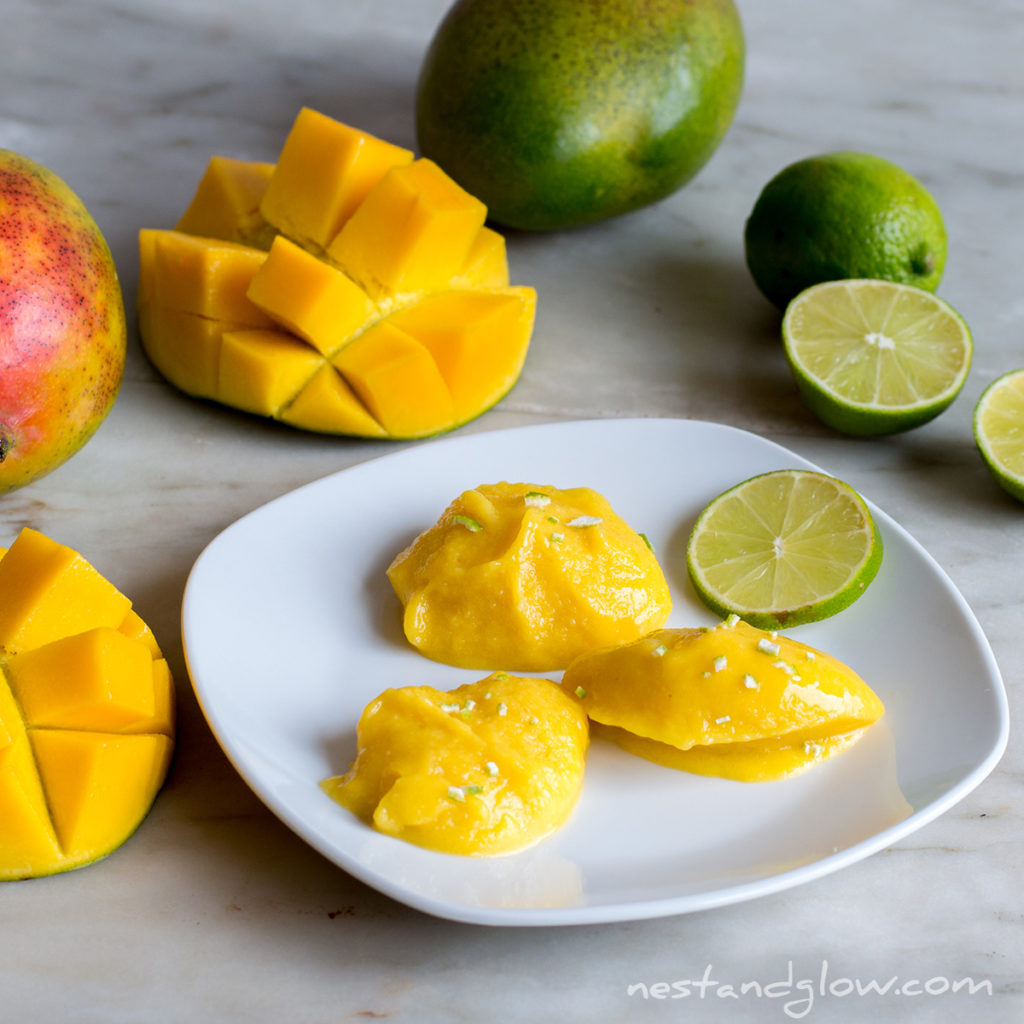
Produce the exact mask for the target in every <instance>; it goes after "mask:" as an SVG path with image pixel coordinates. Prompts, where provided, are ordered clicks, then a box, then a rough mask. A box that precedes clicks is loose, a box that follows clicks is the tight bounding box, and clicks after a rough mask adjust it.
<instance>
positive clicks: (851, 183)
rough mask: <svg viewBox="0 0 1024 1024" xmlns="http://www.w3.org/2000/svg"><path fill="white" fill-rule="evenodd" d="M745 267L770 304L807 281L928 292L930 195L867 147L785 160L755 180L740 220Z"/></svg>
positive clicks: (937, 247)
mask: <svg viewBox="0 0 1024 1024" xmlns="http://www.w3.org/2000/svg"><path fill="white" fill-rule="evenodd" d="M744 244H745V248H746V257H747V266H748V267H749V269H750V273H751V275H752V276H753V278H754V281H755V282H756V284H757V286H758V288H760V289H761V291H762V292H763V293H764V294H765V296H766V297H767V298H768V299H769V300H770V301H771V302H773V303H774V304H775V305H776V306H778V307H779V309H785V308H786V306H787V305H788V303H789V302H790V300H791V299H793V298H794V297H795V296H796V295H798V294H799V293H800V292H802V291H803V290H804V289H805V288H809V287H810V286H811V285H814V284H819V283H820V282H822V281H834V280H838V279H840V278H874V279H876V280H884V281H895V282H897V283H898V284H909V285H914V286H916V287H918V288H923V289H925V290H926V291H935V289H936V288H937V287H938V284H939V280H940V279H941V278H942V271H943V268H944V267H945V265H946V228H945V226H944V224H943V221H942V213H941V212H940V210H939V207H938V205H937V204H936V202H935V200H934V199H933V198H932V196H931V194H930V193H929V192H928V191H927V189H925V187H924V186H923V185H922V184H921V183H920V182H919V181H918V180H917V179H916V178H914V177H913V176H912V175H910V174H908V173H907V172H906V171H905V170H903V169H902V168H901V167H898V166H897V165H896V164H894V163H890V162H889V161H888V160H884V159H882V158H881V157H878V156H872V155H871V154H869V153H826V154H824V155H822V156H813V157H809V158H807V159H806V160H800V161H798V162H797V163H795V164H790V165H789V167H787V168H785V169H784V170H783V171H781V172H780V173H779V174H777V175H776V176H775V177H774V178H772V180H771V181H769V182H768V184H767V185H765V187H764V189H763V190H762V192H761V194H760V196H759V197H758V199H757V202H756V203H755V204H754V209H753V211H752V212H751V214H750V217H749V219H748V220H747V225H746V231H745V235H744Z"/></svg>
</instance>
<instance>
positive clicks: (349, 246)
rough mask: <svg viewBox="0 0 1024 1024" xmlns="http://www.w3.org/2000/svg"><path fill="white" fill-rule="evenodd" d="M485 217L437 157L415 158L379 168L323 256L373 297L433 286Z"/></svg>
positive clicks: (459, 263) (454, 265) (463, 255)
mask: <svg viewBox="0 0 1024 1024" xmlns="http://www.w3.org/2000/svg"><path fill="white" fill-rule="evenodd" d="M486 217H487V207H486V206H484V204H483V203H481V202H480V200H479V199H476V198H474V197H473V196H471V195H470V194H469V193H468V192H466V191H465V190H464V189H462V188H460V187H459V186H458V185H457V184H456V183H455V182H454V181H452V179H451V178H449V177H448V175H447V174H445V173H444V171H442V170H441V168H440V167H438V166H437V164H435V163H434V162H433V161H431V160H416V161H414V162H413V163H411V164H407V165H406V166H404V167H395V168H393V169H392V170H390V171H389V172H388V173H387V174H386V175H384V177H383V178H382V179H381V180H380V182H379V183H378V184H377V185H376V187H375V188H374V189H372V190H371V192H370V193H369V195H367V197H366V199H365V201H364V202H363V203H362V205H361V206H360V207H359V208H358V209H357V210H356V211H355V212H354V213H353V214H352V216H351V217H350V218H349V219H348V221H346V223H345V225H344V226H343V227H342V229H341V230H340V231H339V232H338V235H337V237H336V238H335V239H334V241H333V242H331V245H330V247H329V248H328V250H327V256H328V258H329V259H330V260H331V261H332V262H334V263H337V264H338V265H339V266H340V267H341V268H342V269H343V270H345V272H346V273H347V274H349V275H350V276H351V277H352V278H354V279H355V280H356V281H358V282H359V283H360V284H361V285H362V286H363V288H364V289H365V290H366V291H367V293H368V294H369V295H370V296H371V297H372V298H374V299H375V300H377V301H380V300H381V299H386V298H388V297H391V296H395V295H405V294H410V293H413V294H415V293H417V292H424V291H432V290H436V289H439V288H444V287H446V285H448V283H449V282H450V281H451V280H452V278H453V277H455V276H456V275H457V274H458V273H459V271H460V270H461V269H462V267H463V266H465V263H466V260H467V258H468V257H469V254H470V250H471V249H472V247H473V243H474V241H475V240H476V238H477V236H478V235H479V233H480V229H481V228H482V227H483V226H484V220H485V219H486Z"/></svg>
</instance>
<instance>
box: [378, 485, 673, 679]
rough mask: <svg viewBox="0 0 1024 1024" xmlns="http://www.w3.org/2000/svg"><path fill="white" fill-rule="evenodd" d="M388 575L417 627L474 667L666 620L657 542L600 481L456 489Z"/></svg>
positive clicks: (525, 664)
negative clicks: (595, 486)
mask: <svg viewBox="0 0 1024 1024" xmlns="http://www.w3.org/2000/svg"><path fill="white" fill-rule="evenodd" d="M388 578H389V580H390V581H391V584H392V586H393V588H394V590H395V593H396V594H397V595H398V597H399V599H400V600H401V602H402V604H403V605H404V614H403V628H404V631H405V636H406V639H407V640H408V641H409V642H410V643H411V644H412V645H413V646H414V647H415V648H416V649H417V650H418V651H419V652H420V653H421V654H424V655H425V656H427V657H428V658H432V659H433V660H435V661H441V662H445V663H447V664H451V665H457V666H460V667H463V668H493V667H494V666H500V667H502V668H506V669H510V670H516V671H552V670H558V669H564V668H565V667H566V666H567V665H568V664H569V663H570V662H571V661H572V660H573V659H574V658H576V657H577V656H578V655H580V654H582V653H584V652H586V651H589V650H592V649H593V648H595V647H603V646H605V645H609V644H621V643H628V642H629V641H632V640H635V639H637V638H638V637H641V636H643V635H644V634H646V633H648V632H649V631H650V630H652V629H657V628H658V627H660V626H662V625H664V623H665V621H666V619H667V618H668V615H669V612H670V611H671V608H672V600H671V597H670V595H669V589H668V584H667V582H666V580H665V577H664V574H663V573H662V571H661V568H660V566H659V565H658V562H657V560H656V559H655V557H654V555H653V553H652V552H651V550H650V548H649V547H648V545H647V544H646V542H645V541H644V539H643V538H642V537H641V536H640V535H639V534H637V533H636V532H635V531H634V530H633V528H632V527H631V526H630V525H629V524H628V523H626V522H625V521H624V520H623V519H622V518H621V517H620V516H618V515H617V514H616V513H615V512H614V510H613V509H612V507H611V505H610V504H609V503H608V501H607V500H606V499H605V498H603V497H602V496H601V495H600V494H598V493H597V492H596V491H593V490H591V489H589V488H585V487H580V488H572V489H567V490H559V489H558V488H555V487H549V486H538V485H535V484H522V483H515V484H512V483H504V482H503V483H498V484H489V485H483V486H480V487H477V488H476V489H474V490H470V491H466V492H464V493H463V494H461V495H460V496H459V497H458V498H456V499H455V500H454V501H453V502H452V503H451V504H450V505H449V506H448V508H447V509H446V510H445V512H444V513H443V515H442V516H441V518H440V519H439V520H438V522H437V523H436V524H435V525H434V526H432V527H430V528H429V529H428V530H426V531H425V532H424V533H422V534H421V535H420V536H419V537H418V538H416V540H415V541H413V543H412V544H410V545H409V546H408V547H407V548H406V549H405V550H404V551H402V552H401V553H400V554H399V555H398V556H397V557H396V558H395V559H394V561H393V562H392V563H391V566H390V567H389V568H388Z"/></svg>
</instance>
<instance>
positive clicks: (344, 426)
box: [281, 363, 387, 437]
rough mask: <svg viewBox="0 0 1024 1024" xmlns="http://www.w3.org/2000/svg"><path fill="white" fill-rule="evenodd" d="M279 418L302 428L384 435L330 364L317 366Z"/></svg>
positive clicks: (363, 435)
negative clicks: (317, 368) (315, 370)
mask: <svg viewBox="0 0 1024 1024" xmlns="http://www.w3.org/2000/svg"><path fill="white" fill-rule="evenodd" d="M281 419H282V420H283V421H284V422H285V423H290V424H291V425H292V426H293V427H299V428H301V429H303V430H315V431H320V432H324V433H335V434H336V433H339V432H341V433H345V434H352V435H354V436H356V437H387V433H386V431H385V430H384V428H383V427H382V426H381V425H380V424H379V423H378V422H377V421H376V420H375V419H374V418H373V417H372V416H371V415H370V413H369V411H368V410H367V408H366V406H365V405H363V403H362V402H361V401H360V400H359V398H358V397H356V394H355V392H354V391H353V390H352V388H350V387H349V386H348V384H347V383H345V378H344V377H342V375H341V374H340V373H339V372H338V371H337V370H336V369H335V368H334V366H332V365H331V364H330V363H325V364H324V365H323V366H321V367H320V369H319V370H317V372H316V374H315V375H314V377H313V379H312V380H310V381H309V382H308V383H307V384H306V386H305V387H304V388H303V389H302V390H301V391H300V392H299V393H298V395H296V396H295V398H294V399H293V400H292V402H291V403H290V404H289V405H287V406H285V407H284V408H283V409H282V410H281Z"/></svg>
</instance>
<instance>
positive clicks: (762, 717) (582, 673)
mask: <svg viewBox="0 0 1024 1024" xmlns="http://www.w3.org/2000/svg"><path fill="white" fill-rule="evenodd" d="M562 687H563V688H564V689H565V690H566V691H567V692H568V693H572V694H575V695H576V696H577V697H578V698H579V700H580V702H581V704H582V706H583V707H584V708H585V709H586V711H587V714H588V715H589V717H590V718H591V719H592V720H593V721H595V722H597V723H601V724H602V725H603V726H608V727H610V731H609V733H608V734H609V735H610V737H611V738H612V739H614V740H616V741H617V742H620V743H621V745H622V746H624V747H625V748H626V749H628V750H631V751H633V752H634V753H637V754H639V755H640V756H643V757H648V758H649V759H650V760H653V761H657V762H658V763H661V764H668V765H670V766H672V767H676V768H680V769H684V770H688V771H691V770H692V771H695V772H698V773H700V774H717V775H725V776H727V777H729V778H737V779H745V780H747V781H753V780H763V779H773V778H782V777H784V776H786V775H789V774H792V773H793V772H795V771H798V770H800V769H802V768H805V767H808V766H809V765H811V764H814V763H817V762H818V761H820V760H823V759H824V758H825V757H828V756H831V755H832V754H835V753H837V752H838V751H840V750H842V749H845V747H846V746H848V745H849V743H850V742H852V740H853V739H855V738H856V736H857V735H859V733H860V731H862V730H863V729H865V728H866V727H867V726H869V725H870V724H871V723H872V722H874V721H876V720H877V719H879V718H880V717H881V716H882V714H883V713H884V707H883V705H882V702H881V701H880V700H879V699H878V697H877V696H876V695H875V693H874V692H873V691H872V690H871V688H870V687H869V686H868V685H867V684H866V683H865V682H864V681H863V680H862V679H861V678H860V677H859V676H858V675H857V674H856V673H855V672H854V671H853V670H852V669H850V668H849V667H848V666H846V665H844V664H843V663H842V662H840V661H838V660H837V659H836V658H833V657H832V656H831V655H828V654H825V653H824V652H822V651H818V650H815V649H814V648H811V647H808V646H806V645H804V644H801V643H800V642H799V641H796V640H792V639H791V638H788V637H784V636H781V635H777V634H772V633H767V632H764V631H762V630H759V629H756V628H754V627H753V626H750V625H748V624H747V623H745V622H742V621H734V620H727V621H726V622H724V623H722V624H720V625H718V626H716V627H714V628H713V629H662V630H656V631H654V632H652V633H650V634H649V635H648V636H645V637H642V638H640V639H639V640H636V641H634V642H633V643H630V644H624V645H620V646H617V647H606V648H603V649H598V650H594V651H591V652H589V653H587V654H584V655H582V656H580V657H579V658H577V659H576V660H575V661H574V662H573V663H572V664H571V665H570V666H569V668H568V669H567V670H566V672H565V674H564V676H563V677H562Z"/></svg>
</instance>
